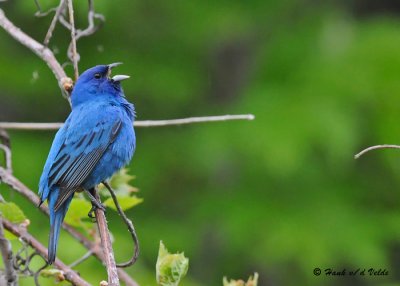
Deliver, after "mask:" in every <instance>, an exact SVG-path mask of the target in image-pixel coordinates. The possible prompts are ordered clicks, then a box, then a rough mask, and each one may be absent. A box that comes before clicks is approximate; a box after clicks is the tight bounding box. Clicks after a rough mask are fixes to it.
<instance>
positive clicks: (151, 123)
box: [0, 114, 255, 130]
mask: <svg viewBox="0 0 400 286" xmlns="http://www.w3.org/2000/svg"><path fill="white" fill-rule="evenodd" d="M254 118H255V117H254V115H253V114H240V115H219V116H204V117H188V118H181V119H167V120H139V121H135V123H134V124H133V126H135V127H161V126H170V125H184V124H192V123H204V122H217V121H228V120H253V119H254ZM62 125H63V123H58V122H52V123H33V122H32V123H31V122H0V129H7V130H57V129H59V128H60V127H61V126H62Z"/></svg>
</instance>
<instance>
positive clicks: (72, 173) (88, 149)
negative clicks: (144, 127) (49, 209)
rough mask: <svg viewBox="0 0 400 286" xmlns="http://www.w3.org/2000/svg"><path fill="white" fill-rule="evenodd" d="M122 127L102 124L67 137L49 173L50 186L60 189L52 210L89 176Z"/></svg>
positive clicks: (106, 123)
mask: <svg viewBox="0 0 400 286" xmlns="http://www.w3.org/2000/svg"><path fill="white" fill-rule="evenodd" d="M121 126H122V122H121V120H120V119H116V120H114V123H113V122H110V120H105V119H104V120H102V121H101V122H98V123H97V124H96V125H95V126H93V128H92V129H91V130H90V129H89V128H88V129H89V130H88V131H86V132H81V133H80V134H78V135H79V136H77V134H73V135H70V137H71V138H68V137H67V138H66V140H65V141H64V144H62V145H61V147H60V150H59V152H58V154H57V156H56V157H55V159H54V163H53V164H52V166H51V168H50V171H49V186H50V185H56V186H59V187H60V192H59V196H58V199H57V201H56V204H55V207H54V210H55V211H57V210H58V209H59V207H60V206H61V205H62V204H63V203H64V202H65V201H66V200H67V198H69V197H70V196H71V195H72V193H73V192H74V191H76V190H77V189H79V188H80V187H81V184H82V183H83V182H84V181H85V179H86V178H87V177H88V176H89V175H90V173H91V172H92V171H93V169H94V168H95V166H96V164H97V163H98V162H99V160H100V159H101V157H102V156H103V154H104V152H105V151H106V150H107V148H108V146H109V145H110V144H111V143H112V142H113V141H114V140H115V138H116V137H117V135H118V133H119V131H120V129H121ZM72 138H73V139H72Z"/></svg>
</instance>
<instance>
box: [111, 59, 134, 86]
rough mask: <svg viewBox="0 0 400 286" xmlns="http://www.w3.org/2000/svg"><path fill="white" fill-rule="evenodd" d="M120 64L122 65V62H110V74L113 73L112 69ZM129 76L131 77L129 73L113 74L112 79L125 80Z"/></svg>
mask: <svg viewBox="0 0 400 286" xmlns="http://www.w3.org/2000/svg"><path fill="white" fill-rule="evenodd" d="M119 65H122V63H113V64H109V65H108V75H110V74H111V69H112V68H114V67H116V66H119ZM129 77H130V76H128V75H120V74H118V75H115V76H113V77H112V78H111V79H112V80H113V81H117V82H119V81H122V80H124V79H128V78H129Z"/></svg>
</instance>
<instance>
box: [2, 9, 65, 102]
mask: <svg viewBox="0 0 400 286" xmlns="http://www.w3.org/2000/svg"><path fill="white" fill-rule="evenodd" d="M0 27H2V28H3V29H4V30H5V31H6V32H7V33H8V34H10V36H11V37H13V38H14V39H15V40H17V41H18V42H20V43H21V44H22V45H24V46H26V47H27V48H29V49H30V50H31V51H32V52H34V53H35V54H36V55H37V56H38V57H40V58H41V59H42V60H43V61H44V62H45V63H46V64H47V65H48V66H49V68H50V69H51V70H52V72H53V73H54V76H55V77H56V79H57V81H58V85H59V87H60V89H61V91H62V94H63V96H64V97H65V98H66V99H67V100H68V101H69V96H68V91H70V90H68V87H70V88H71V87H72V79H71V78H69V77H68V76H67V75H66V74H65V72H64V70H63V68H62V67H61V65H60V63H59V62H58V61H57V59H56V58H55V56H54V54H53V52H52V51H51V50H50V49H49V48H47V47H45V46H43V45H42V44H40V43H39V42H38V41H36V40H34V39H33V38H31V37H30V36H28V35H27V34H25V33H24V32H23V31H22V30H21V29H20V28H18V27H16V26H15V25H14V24H13V23H12V22H11V21H10V20H9V19H8V18H7V17H6V15H5V14H4V11H3V10H2V9H0Z"/></svg>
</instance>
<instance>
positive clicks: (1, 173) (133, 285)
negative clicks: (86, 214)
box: [0, 167, 138, 286]
mask: <svg viewBox="0 0 400 286" xmlns="http://www.w3.org/2000/svg"><path fill="white" fill-rule="evenodd" d="M0 181H2V182H4V183H5V184H6V185H8V186H10V187H11V188H12V189H14V190H15V191H16V192H18V193H19V194H21V195H22V196H24V197H25V198H27V199H28V200H29V201H30V202H32V203H33V204H34V205H36V206H37V205H39V202H40V199H39V197H38V196H37V195H36V193H34V192H33V191H31V190H30V189H29V188H28V187H26V186H25V185H24V184H23V183H22V182H20V181H19V180H18V179H17V178H16V177H14V176H13V175H12V174H10V173H8V172H7V171H6V170H5V169H4V168H2V167H0ZM39 209H40V210H41V211H42V212H43V213H45V214H46V215H47V216H49V208H48V207H47V206H46V205H44V204H42V205H41V206H40V208H39ZM62 227H63V228H64V229H65V230H66V231H67V232H68V233H69V234H70V235H71V236H72V237H74V238H75V239H76V240H77V241H78V242H79V243H81V244H82V245H83V246H84V247H85V248H86V249H88V250H90V251H93V254H94V255H95V256H96V257H97V258H98V259H99V260H100V261H101V262H102V261H104V258H103V251H102V249H101V248H100V247H99V246H98V245H97V244H96V243H93V242H92V241H90V240H89V239H87V238H86V237H85V236H83V235H82V234H81V233H80V232H78V231H77V230H75V229H74V228H73V227H72V226H70V225H68V224H67V223H65V222H64V223H63V224H62ZM118 275H119V277H120V279H121V280H122V281H123V282H124V283H125V284H126V285H127V286H138V284H137V282H136V281H134V280H133V279H132V277H130V276H129V275H128V274H127V273H126V272H125V271H124V270H123V269H118Z"/></svg>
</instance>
